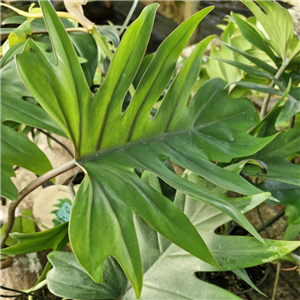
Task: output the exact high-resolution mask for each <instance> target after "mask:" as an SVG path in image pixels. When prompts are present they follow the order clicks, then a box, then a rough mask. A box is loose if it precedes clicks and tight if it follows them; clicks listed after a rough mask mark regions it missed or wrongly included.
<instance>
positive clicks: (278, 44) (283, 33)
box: [241, 0, 294, 61]
mask: <svg viewBox="0 0 300 300" xmlns="http://www.w3.org/2000/svg"><path fill="white" fill-rule="evenodd" d="M241 2H243V3H244V4H245V5H246V6H247V7H248V8H249V9H250V10H251V11H252V13H253V14H254V15H255V17H256V19H257V20H258V21H259V23H260V24H261V25H262V27H263V30H264V32H262V34H264V35H265V38H264V40H265V41H266V42H267V43H268V44H269V45H270V46H271V47H272V48H273V49H274V51H275V52H276V53H277V54H278V55H279V56H280V57H281V58H282V60H283V61H285V60H286V59H287V50H288V48H289V46H290V43H291V41H292V39H293V35H294V23H293V19H292V17H291V15H290V13H289V12H288V10H287V9H285V8H283V7H282V6H281V5H280V4H279V3H278V2H274V1H256V2H257V3H258V4H259V5H260V6H261V8H262V9H263V10H264V12H263V11H262V10H261V9H260V7H259V6H258V5H257V4H256V3H255V2H254V1H245V0H243V1H241ZM270 57H271V56H270Z"/></svg>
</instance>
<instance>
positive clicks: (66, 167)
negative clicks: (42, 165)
mask: <svg viewBox="0 0 300 300" xmlns="http://www.w3.org/2000/svg"><path fill="white" fill-rule="evenodd" d="M74 167H76V162H75V161H74V160H72V161H69V162H67V163H65V164H63V165H61V166H59V167H57V168H55V169H53V170H51V171H49V172H47V173H45V174H43V175H42V176H40V177H39V178H37V179H36V180H34V181H32V182H31V183H30V184H29V185H27V186H26V187H25V188H24V189H23V190H22V191H21V192H20V193H19V197H18V199H17V200H16V201H15V202H12V203H11V204H10V206H9V209H8V221H7V223H6V227H5V230H4V232H3V234H2V236H1V249H2V248H4V245H5V242H6V240H7V238H8V235H9V233H10V231H11V229H12V227H13V224H14V221H15V210H16V208H17V207H18V205H19V204H20V202H21V201H22V200H23V199H24V198H25V197H26V196H27V195H29V194H30V193H31V192H32V191H34V190H35V189H36V188H38V187H39V186H41V185H42V184H43V183H45V182H47V181H48V180H50V179H52V178H54V177H56V176H58V175H60V174H62V173H65V172H66V171H69V170H71V169H73V168H74Z"/></svg>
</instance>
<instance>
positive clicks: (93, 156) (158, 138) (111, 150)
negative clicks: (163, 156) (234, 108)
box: [77, 112, 243, 164]
mask: <svg viewBox="0 0 300 300" xmlns="http://www.w3.org/2000/svg"><path fill="white" fill-rule="evenodd" d="M240 114H243V112H239V113H237V114H234V115H230V116H228V117H226V118H223V119H218V120H215V121H213V122H210V123H206V124H200V125H198V126H196V127H193V128H190V129H185V130H181V131H174V132H167V133H162V134H160V135H159V136H157V135H156V136H152V137H148V138H146V139H141V140H138V141H135V142H129V143H126V144H123V145H119V146H115V147H111V148H107V149H103V150H99V151H97V152H93V153H90V154H87V155H84V156H82V157H80V158H79V159H77V163H79V164H84V163H85V162H89V161H92V160H94V159H96V158H101V157H103V156H106V155H110V154H112V153H117V152H121V151H123V150H127V149H130V148H134V147H137V146H139V145H143V144H147V143H150V142H154V141H163V140H165V139H167V138H170V137H172V136H176V135H178V136H179V135H182V134H189V133H193V132H195V133H198V134H199V132H198V129H203V128H205V127H207V126H209V125H212V124H215V123H217V122H220V121H223V120H226V119H229V118H232V117H235V116H237V115H240ZM153 121H154V120H153ZM202 135H203V136H208V135H207V134H204V133H202ZM216 139H219V140H221V138H220V137H218V138H216ZM226 141H227V140H226ZM227 142H230V141H227ZM235 144H236V143H235Z"/></svg>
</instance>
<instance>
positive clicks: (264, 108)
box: [260, 60, 290, 120]
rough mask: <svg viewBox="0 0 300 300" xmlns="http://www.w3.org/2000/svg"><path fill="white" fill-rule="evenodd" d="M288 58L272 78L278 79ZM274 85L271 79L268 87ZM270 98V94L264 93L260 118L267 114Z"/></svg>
mask: <svg viewBox="0 0 300 300" xmlns="http://www.w3.org/2000/svg"><path fill="white" fill-rule="evenodd" d="M289 62H290V60H288V61H287V62H286V63H284V64H283V65H282V66H281V67H280V68H279V70H278V71H277V73H276V74H275V76H274V79H279V78H280V76H281V75H282V73H283V72H284V70H285V68H286V67H287V66H288V64H289ZM274 85H275V80H272V81H271V82H270V84H269V87H273V86H274ZM270 99H271V94H266V96H265V98H264V101H263V104H262V107H261V111H260V119H261V120H262V119H263V118H264V117H265V115H266V114H267V110H268V105H269V102H270Z"/></svg>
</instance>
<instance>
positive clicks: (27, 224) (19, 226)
mask: <svg viewBox="0 0 300 300" xmlns="http://www.w3.org/2000/svg"><path fill="white" fill-rule="evenodd" d="M26 217H29V218H32V213H31V211H30V210H29V209H24V210H23V211H22V215H21V216H18V217H16V218H15V221H14V225H13V227H12V229H11V231H10V232H20V233H32V232H35V226H34V222H33V221H32V220H30V219H28V218H26ZM5 228H6V224H4V225H3V226H2V227H1V232H0V233H1V235H2V234H3V232H4V230H5ZM17 243H18V241H17V240H15V239H13V238H12V237H11V236H9V237H8V238H7V240H6V242H5V245H6V246H13V245H15V244H17Z"/></svg>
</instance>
